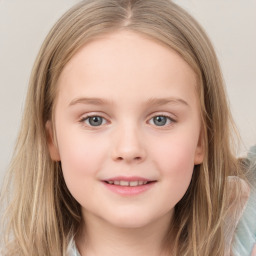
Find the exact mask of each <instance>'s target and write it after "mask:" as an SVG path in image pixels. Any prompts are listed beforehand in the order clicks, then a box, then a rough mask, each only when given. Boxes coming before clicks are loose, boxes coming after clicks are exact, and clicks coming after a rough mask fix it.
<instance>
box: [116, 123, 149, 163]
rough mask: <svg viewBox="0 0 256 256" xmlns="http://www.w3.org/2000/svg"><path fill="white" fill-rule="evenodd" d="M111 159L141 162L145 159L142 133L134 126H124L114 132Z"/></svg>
mask: <svg viewBox="0 0 256 256" xmlns="http://www.w3.org/2000/svg"><path fill="white" fill-rule="evenodd" d="M113 137H114V138H113V140H112V142H113V145H112V159H113V160H114V161H116V162H126V163H141V162H143V161H144V160H145V159H146V147H145V141H144V139H143V136H142V133H141V132H139V130H138V128H136V127H127V126H126V127H125V128H123V129H122V128H121V129H118V131H117V130H116V131H115V132H114V136H113Z"/></svg>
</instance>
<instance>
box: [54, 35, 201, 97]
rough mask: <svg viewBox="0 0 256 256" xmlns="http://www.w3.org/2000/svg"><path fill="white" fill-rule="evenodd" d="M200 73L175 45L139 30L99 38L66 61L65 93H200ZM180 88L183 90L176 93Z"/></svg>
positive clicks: (61, 85)
mask: <svg viewBox="0 0 256 256" xmlns="http://www.w3.org/2000/svg"><path fill="white" fill-rule="evenodd" d="M196 86H197V76H196V74H195V72H194V71H193V70H192V68H191V67H190V66H189V65H188V64H187V63H186V62H185V61H184V60H183V59H182V58H181V57H180V56H179V54H177V53H176V52H175V51H174V50H172V49H171V48H169V47H167V46H165V45H163V44H161V43H159V42H156V41H155V40H152V39H149V38H146V37H144V36H142V35H140V34H136V33H134V32H128V31H122V32H116V33H112V34H108V35H104V36H102V37H100V38H97V39H95V40H93V41H91V42H90V43H88V44H86V45H85V46H84V47H82V48H81V49H80V50H79V51H78V52H77V53H76V54H75V56H73V58H72V59H71V60H70V61H69V62H68V63H67V65H66V66H65V67H64V69H63V71H62V73H61V75H60V77H59V80H58V87H59V88H58V91H59V96H60V95H65V96H66V97H69V98H70V97H73V98H74V97H79V96H81V95H83V96H86V97H97V98H98V97H110V98H113V99H114V98H120V96H121V95H123V96H124V98H125V99H129V97H132V98H133V99H134V98H137V99H138V100H139V99H143V97H152V94H154V96H157V97H158V96H159V97H162V96H165V95H166V93H167V92H171V93H172V95H170V96H177V97H179V96H183V97H185V98H186V97H188V96H189V95H190V96H191V93H192V94H193V96H195V91H196ZM176 94H177V95H176Z"/></svg>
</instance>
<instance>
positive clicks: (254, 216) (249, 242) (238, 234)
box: [230, 161, 256, 256]
mask: <svg viewBox="0 0 256 256" xmlns="http://www.w3.org/2000/svg"><path fill="white" fill-rule="evenodd" d="M255 164H256V161H255V162H253V165H252V166H251V167H252V168H251V169H250V183H251V184H250V185H249V184H248V185H247V188H248V189H247V190H248V191H249V194H248V196H247V197H248V199H247V200H245V201H244V206H243V207H242V209H241V210H242V211H241V216H240V218H239V220H238V223H237V225H236V229H235V233H234V236H233V246H232V251H233V255H234V256H241V255H245V256H247V255H248V256H249V255H251V252H252V249H253V246H254V245H255V243H256V186H255V185H256V168H255V167H256V165H255ZM243 182H245V181H243ZM230 192H231V193H232V191H230ZM242 193H244V194H246V192H244V191H243V192H242Z"/></svg>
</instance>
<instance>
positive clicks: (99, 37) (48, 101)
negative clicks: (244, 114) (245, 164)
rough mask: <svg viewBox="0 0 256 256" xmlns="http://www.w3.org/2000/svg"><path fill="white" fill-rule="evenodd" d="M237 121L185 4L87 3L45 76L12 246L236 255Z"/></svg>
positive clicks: (28, 126) (20, 169)
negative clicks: (234, 247) (233, 139)
mask: <svg viewBox="0 0 256 256" xmlns="http://www.w3.org/2000/svg"><path fill="white" fill-rule="evenodd" d="M233 129H234V125H233V122H232V119H231V116H230V112H229V108H228V105H227V101H226V96H225V91H224V86H223V81H222V77H221V72H220V69H219V65H218V62H217V59H216V55H215V53H214V50H213V48H212V45H211V43H210V42H209V39H208V38H207V36H206V35H205V33H204V32H203V30H202V28H201V27H200V26H199V25H198V24H197V22H196V21H195V20H194V19H193V18H192V17H190V16H189V15H188V14H187V13H186V12H185V11H184V10H182V9H181V8H179V7H178V6H176V5H175V4H174V3H172V2H170V1H168V0H157V1H156V0H89V1H83V2H81V3H80V4H78V5H77V6H75V7H74V8H72V9H71V10H70V11H68V12H67V13H66V14H65V15H64V16H63V17H62V18H61V19H60V20H59V21H58V22H57V24H56V25H55V26H54V28H53V29H52V30H51V32H50V33H49V35H48V37H47V38H46V40H45V42H44V44H43V46H42V48H41V50H40V53H39V55H38V58H37V60H36V63H35V66H34V69H33V72H32V76H31V80H30V87H29V91H28V95H27V101H26V106H25V113H24V117H23V121H22V127H21V131H20V135H19V138H18V141H17V145H16V148H15V153H14V156H13V159H12V163H11V165H10V170H9V175H8V178H7V181H6V183H5V185H4V188H3V192H2V200H3V199H8V200H7V202H6V211H5V215H4V217H3V227H4V233H3V234H4V235H3V238H4V241H3V247H4V250H3V252H2V255H26V256H28V255H38V256H40V255H42V256H45V255H69V256H73V255H81V256H90V255H104V256H108V255H140V256H141V255H149V256H150V255H157V256H159V255H194V256H196V255H197V256H203V255H214V256H215V255H230V254H231V253H232V250H233V249H232V246H233V245H232V241H233V237H234V232H235V228H236V225H237V223H238V220H239V218H240V216H241V214H242V212H243V209H244V206H245V204H246V202H247V199H248V195H249V185H248V183H247V182H246V181H245V180H246V178H245V175H244V174H243V172H242V168H241V167H240V165H239V164H238V162H237V161H236V159H235V157H234V154H233V150H234V148H233V146H232V143H231V142H232V140H231V136H232V134H233V131H232V130H233ZM9 188H11V193H9ZM231 191H232V193H231ZM7 195H8V197H7ZM251 247H252V246H250V248H248V251H251V250H252V248H251ZM248 255H249V254H248Z"/></svg>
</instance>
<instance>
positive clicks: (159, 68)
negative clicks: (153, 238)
mask: <svg viewBox="0 0 256 256" xmlns="http://www.w3.org/2000/svg"><path fill="white" fill-rule="evenodd" d="M196 86H197V79H196V74H195V73H194V72H193V70H192V69H191V68H190V66H189V65H188V64H187V63H186V62H185V61H184V60H183V59H182V58H181V57H180V56H179V55H178V54H177V53H176V52H175V51H173V50H171V49H169V48H167V47H166V46H163V45H161V44H160V43H157V42H155V41H153V40H150V39H148V38H145V37H142V36H141V35H138V34H136V33H132V32H127V31H126V32H124V31H123V32H116V33H113V34H110V35H105V36H104V37H102V38H98V39H97V40H94V41H92V42H90V43H88V44H87V45H85V46H84V47H83V48H82V49H81V50H80V51H79V52H78V53H77V54H76V55H75V56H74V57H73V58H72V59H71V60H70V61H69V63H68V64H67V65H66V66H65V68H64V70H63V72H62V73H61V76H60V78H59V80H58V95H57V98H56V108H55V117H56V119H55V127H56V141H57V145H56V144H54V139H53V138H52V137H51V136H50V139H49V150H50V154H51V157H52V159H53V160H56V161H61V165H62V169H63V175H64V178H65V181H66V184H67V187H68V189H69V190H70V192H71V194H72V195H73V196H74V198H75V199H76V200H77V201H78V202H79V203H80V205H81V207H82V213H83V217H84V218H85V220H86V221H90V220H93V219H94V220H96V219H98V220H99V219H100V220H101V221H103V222H105V223H107V224H111V225H114V226H116V227H126V228H131V227H137V228H138V227H144V226H146V225H149V224H150V223H153V222H154V221H156V220H161V219H162V220H164V219H165V220H168V221H169V220H170V218H171V216H172V212H173V209H174V206H175V205H176V204H177V203H178V202H179V201H180V199H181V198H182V197H183V195H184V193H185V192H186V190H187V188H188V186H189V183H190V181H191V176H192V173H193V168H194V165H195V164H200V163H201V162H202V160H203V155H204V152H203V146H202V143H201V137H202V136H201V132H200V131H201V121H200V110H199V100H198V96H197V94H196ZM50 127H51V123H50V121H49V122H48V123H47V128H48V131H49V133H50V134H52V131H51V128H50Z"/></svg>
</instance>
